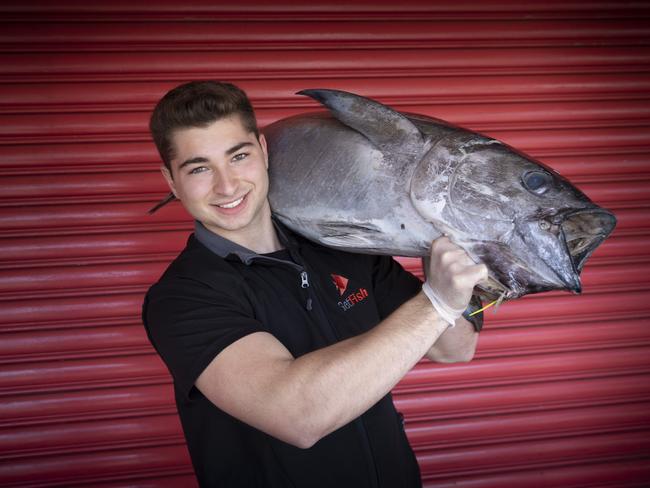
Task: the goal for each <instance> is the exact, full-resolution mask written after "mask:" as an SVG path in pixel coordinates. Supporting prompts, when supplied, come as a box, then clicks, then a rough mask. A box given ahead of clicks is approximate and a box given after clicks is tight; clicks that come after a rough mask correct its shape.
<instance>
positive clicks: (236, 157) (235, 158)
mask: <svg viewBox="0 0 650 488" xmlns="http://www.w3.org/2000/svg"><path fill="white" fill-rule="evenodd" d="M247 157H248V153H245V152H244V153H238V154H235V155H234V156H233V158H232V160H233V161H241V160H242V159H246V158H247Z"/></svg>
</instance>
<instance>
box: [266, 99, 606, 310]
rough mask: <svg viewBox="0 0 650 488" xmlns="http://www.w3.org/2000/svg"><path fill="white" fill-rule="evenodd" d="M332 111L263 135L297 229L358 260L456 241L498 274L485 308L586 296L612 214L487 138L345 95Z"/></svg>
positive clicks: (275, 197)
mask: <svg viewBox="0 0 650 488" xmlns="http://www.w3.org/2000/svg"><path fill="white" fill-rule="evenodd" d="M300 93H301V94H305V95H308V96H310V97H312V98H314V99H316V100H318V101H319V102H321V103H322V104H323V105H324V106H325V107H326V108H327V109H328V111H327V112H322V111H321V112H316V113H307V114H301V115H297V116H294V117H289V118H286V119H282V120H279V121H277V122H275V123H273V124H271V125H269V126H267V127H266V128H265V129H264V131H263V132H264V134H265V136H266V139H267V143H268V148H269V158H270V161H269V177H270V191H269V201H270V204H271V209H272V211H273V213H274V214H275V216H276V217H277V218H278V219H279V220H280V221H282V222H283V223H284V224H285V225H287V226H288V227H289V228H291V229H293V230H294V231H296V232H297V233H299V234H301V235H304V236H305V237H307V238H309V239H311V240H314V241H316V242H319V243H321V244H323V245H325V246H329V247H333V248H337V249H343V250H346V251H351V252H362V253H371V254H386V255H398V256H421V257H426V256H428V254H429V252H430V246H431V242H432V241H433V240H434V239H436V238H438V237H440V236H441V235H443V234H444V235H447V236H449V237H450V239H451V240H452V241H453V242H455V243H456V244H457V245H459V246H460V247H462V248H463V249H465V251H466V252H467V253H468V254H469V255H470V256H471V257H472V258H473V259H474V260H475V261H476V262H483V263H485V264H486V265H487V266H488V269H489V282H488V283H487V284H484V285H481V288H482V292H481V295H482V297H483V298H484V299H490V298H495V297H502V298H506V299H510V298H516V297H520V296H523V295H526V294H528V293H536V292H541V291H547V290H556V289H566V290H571V291H573V292H580V290H581V285H580V276H579V275H580V271H581V270H582V267H583V266H584V263H585V261H586V259H587V258H588V257H589V256H590V255H591V253H592V252H593V251H594V250H595V249H596V247H598V245H600V243H601V242H602V241H603V240H604V239H605V238H606V237H607V236H608V235H609V234H610V233H611V232H612V230H613V229H614V227H615V225H616V218H615V217H614V215H613V214H612V213H611V212H609V211H607V210H605V209H603V208H601V207H599V206H597V205H596V204H594V203H593V202H592V201H591V200H589V198H588V197H587V196H586V195H584V194H583V193H582V192H581V191H580V190H578V189H577V188H576V187H575V186H573V185H572V184H571V183H570V182H569V181H568V180H567V179H566V178H564V177H562V176H561V175H560V174H558V173H557V172H555V171H553V170H552V169H550V168H549V167H547V166H545V165H543V164H542V163H540V162H538V161H536V160H534V159H532V158H530V157H529V156H526V155H525V154H523V153H521V152H519V151H517V150H515V149H513V148H512V147H509V146H508V145H506V144H504V143H502V142H500V141H498V140H496V139H492V138H490V137H486V136H484V135H482V134H479V133H477V132H473V131H470V130H467V129H464V128H461V127H458V126H455V125H453V124H449V123H447V122H445V121H442V120H439V119H435V118H431V117H427V116H424V115H417V114H403V113H400V112H397V111H395V110H393V109H391V108H390V107H387V106H385V105H383V104H381V103H379V102H376V101H374V100H371V99H368V98H365V97H362V96H359V95H355V94H352V93H348V92H343V91H338V90H324V89H315V90H304V91H302V92H300Z"/></svg>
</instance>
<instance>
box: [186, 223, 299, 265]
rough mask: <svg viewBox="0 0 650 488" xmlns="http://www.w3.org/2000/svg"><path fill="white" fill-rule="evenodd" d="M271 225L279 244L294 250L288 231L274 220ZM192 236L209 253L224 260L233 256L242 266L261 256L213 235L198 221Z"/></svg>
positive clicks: (294, 244)
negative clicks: (273, 227) (273, 226)
mask: <svg viewBox="0 0 650 488" xmlns="http://www.w3.org/2000/svg"><path fill="white" fill-rule="evenodd" d="M273 225H275V230H276V231H277V233H278V238H279V239H280V242H281V243H282V244H283V245H284V246H285V247H286V248H287V249H292V248H295V247H296V244H297V243H296V241H295V239H294V238H293V236H292V235H291V234H290V233H289V231H288V230H287V229H286V228H284V226H283V225H282V224H281V223H280V222H278V221H277V220H275V219H273ZM194 236H195V237H196V239H197V240H198V241H199V242H200V243H201V244H203V245H204V246H205V247H207V248H208V249H210V251H212V252H213V253H215V254H216V255H217V256H220V257H222V258H224V259H225V258H228V257H230V256H234V257H236V258H238V259H239V260H240V261H241V262H242V263H244V264H251V262H252V261H253V259H255V258H258V257H261V255H260V254H257V253H256V252H255V251H251V250H250V249H248V248H246V247H244V246H240V245H239V244H237V243H236V242H233V241H231V240H228V239H226V238H225V237H221V236H220V235H219V234H215V233H214V232H212V231H211V230H208V229H207V228H206V227H205V225H203V224H202V223H201V222H199V221H198V220H195V221H194Z"/></svg>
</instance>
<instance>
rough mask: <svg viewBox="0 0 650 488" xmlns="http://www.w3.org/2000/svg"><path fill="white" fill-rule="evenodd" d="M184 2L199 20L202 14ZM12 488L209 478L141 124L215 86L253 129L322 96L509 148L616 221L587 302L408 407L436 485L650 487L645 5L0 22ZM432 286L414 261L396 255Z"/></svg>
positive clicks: (530, 303)
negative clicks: (186, 389)
mask: <svg viewBox="0 0 650 488" xmlns="http://www.w3.org/2000/svg"><path fill="white" fill-rule="evenodd" d="M188 3H189V5H188ZM0 13H1V14H2V17H1V18H0V24H1V25H0V66H2V68H0V83H1V84H2V88H1V89H0V174H1V179H0V260H1V262H0V303H1V306H2V314H0V334H1V335H0V361H1V362H2V366H1V368H0V485H2V486H12V487H27V486H40V487H47V486H104V487H109V486H110V487H118V486H131V487H133V486H138V487H149V486H151V487H166V486H168V487H177V486H193V485H194V484H195V482H194V478H193V474H192V469H191V465H190V463H189V459H188V456H187V451H186V447H185V445H184V441H183V437H182V434H181V430H180V426H179V422H178V420H177V417H176V411H175V407H174V404H173V397H172V390H171V384H170V378H169V376H168V374H167V372H166V370H165V368H164V366H163V365H162V363H161V362H160V360H159V359H158V357H157V356H156V355H155V354H154V352H153V351H152V349H151V347H150V345H149V344H148V342H147V339H146V337H145V334H144V331H143V328H142V326H141V323H140V317H139V309H140V303H141V299H142V296H143V293H144V291H145V290H146V289H147V287H148V285H149V284H150V283H152V282H153V281H154V280H155V279H156V278H157V277H158V276H159V274H160V273H161V272H162V270H163V269H164V268H165V267H166V265H167V263H169V261H170V260H171V259H172V258H173V257H174V256H175V254H176V253H177V252H178V251H179V249H180V248H181V247H182V245H183V243H184V240H185V238H186V236H187V234H188V233H189V232H190V229H191V223H190V221H189V219H188V218H187V216H186V214H185V213H184V212H183V210H182V209H181V208H180V206H179V205H178V204H173V205H171V206H169V207H167V208H166V209H165V210H163V211H161V212H159V213H158V214H156V215H155V216H153V217H149V216H147V215H146V210H147V209H148V208H149V207H150V206H151V205H152V204H153V203H154V202H156V201H157V200H158V199H159V197H161V196H162V195H163V194H165V192H166V189H165V185H164V182H163V180H162V178H161V177H160V175H159V173H158V164H159V162H158V158H157V155H156V153H155V150H154V148H153V145H152V144H151V143H150V140H149V136H148V133H147V128H146V123H147V118H148V114H149V112H150V110H151V108H152V107H153V105H154V103H155V102H156V100H157V99H158V98H159V97H160V96H161V95H162V94H163V93H164V92H165V91H166V90H167V89H169V88H170V87H172V86H174V85H176V84H179V83H180V82H183V81H187V80H190V79H198V78H217V79H226V80H230V81H233V82H235V83H238V84H240V85H241V86H242V87H244V88H245V89H246V90H247V91H248V92H249V94H250V95H251V97H252V99H253V101H254V105H255V106H256V108H257V110H258V114H259V118H260V122H261V124H262V125H266V124H268V123H270V122H272V121H274V120H276V119H278V118H280V117H284V116H288V115H291V114H294V113H298V112H301V111H305V110H308V109H313V108H314V107H315V105H314V103H313V102H312V101H310V100H307V99H305V98H304V97H298V96H295V95H294V94H293V93H294V92H296V91H298V90H300V89H303V88H308V87H329V88H340V89H345V90H349V91H354V92H357V93H360V94H363V95H367V96H370V97H374V98H377V99H379V100H381V101H383V102H385V103H388V104H390V105H392V106H394V107H397V108H398V109H401V110H405V111H413V112H422V113H426V114H429V115H433V116H436V117H440V118H444V119H448V120H450V121H452V122H456V123H459V124H462V125H466V126H468V127H470V128H473V129H475V130H479V131H483V132H485V133H488V134H490V135H492V136H495V137H497V138H500V139H502V140H504V141H506V142H508V143H510V144H511V145H513V146H516V147H518V148H521V149H522V150H524V151H526V152H528V153H530V154H532V155H534V156H536V157H538V158H539V159H541V160H543V161H545V162H547V163H548V164H550V165H551V166H553V167H554V168H556V169H557V170H559V171H560V172H561V173H563V174H565V175H566V176H568V177H569V178H570V179H572V180H573V181H574V182H575V183H576V184H577V185H578V186H580V187H581V188H582V189H583V190H584V191H585V192H586V193H587V194H589V195H590V196H591V197H592V198H593V199H594V200H595V201H597V202H598V203H600V204H602V205H604V206H606V207H608V208H610V209H612V210H613V211H614V212H615V213H616V215H617V216H618V219H619V225H618V228H617V229H616V231H615V233H614V235H613V237H612V238H611V239H610V240H609V241H608V242H607V243H606V244H605V245H604V246H603V247H602V248H601V249H599V250H598V251H597V252H596V254H595V255H594V257H593V259H592V260H591V261H590V263H589V264H588V266H587V269H586V270H585V273H584V285H585V286H584V288H585V292H584V294H583V295H582V296H580V297H577V296H571V295H568V294H563V293H547V294H543V295H538V296H530V297H526V298H524V299H522V300H518V301H516V302H512V303H507V304H505V305H503V306H502V307H501V309H500V310H499V311H498V313H497V314H496V315H494V314H491V313H488V314H487V324H486V326H485V330H484V332H483V333H482V335H481V341H480V345H479V350H478V353H477V357H476V359H475V360H474V361H472V362H471V363H469V364H466V365H449V366H440V365H436V364H433V363H429V362H426V361H423V362H421V363H420V364H419V365H418V366H417V367H416V368H415V369H414V370H413V371H412V372H411V373H410V374H409V375H408V376H407V377H406V378H405V379H404V380H403V381H402V382H401V383H400V384H399V385H398V386H397V388H396V389H395V398H396V403H397V405H398V407H399V409H400V410H402V411H403V412H404V413H405V415H406V422H407V424H406V425H407V430H408V434H409V437H410V439H411V441H412V443H413V446H414V448H415V450H416V452H417V455H418V459H419V462H420V465H421V468H422V475H423V479H424V482H425V485H426V486H436V487H448V486H449V487H451V486H455V487H467V488H470V487H471V488H491V487H499V488H502V487H503V488H507V487H513V488H519V487H521V486H531V487H532V486H534V487H586V486H607V487H624V486H625V487H641V486H648V485H650V445H649V444H650V408H649V407H650V402H649V400H650V388H649V387H650V359H649V358H650V332H649V331H650V314H649V313H648V301H649V299H650V294H649V293H648V292H649V290H650V278H649V276H650V253H649V248H650V246H649V245H648V242H649V239H648V238H649V236H650V219H649V218H648V211H649V209H650V164H649V163H650V160H649V157H648V153H649V150H650V132H649V130H648V129H649V125H650V103H649V99H650V29H649V27H648V26H650V22H649V20H650V19H649V17H650V4H649V3H648V2H615V1H611V2H608V1H602V2H596V1H592V2H589V1H580V2H576V1H574V2H571V1H558V0H549V1H546V2H532V1H527V2H521V1H513V0H503V1H496V0H493V1H485V2H484V1H477V0H473V1H470V0H457V1H454V2H430V1H424V0H418V1H415V0H410V1H406V2H400V3H399V5H396V4H395V2H387V1H364V0H352V1H348V2H345V7H341V6H340V5H339V2H333V1H331V2H316V3H309V4H308V5H307V4H305V5H303V6H295V5H293V2H284V3H280V2H275V3H273V4H270V5H267V3H266V2H261V1H258V2H254V1H246V0H245V1H243V2H236V3H232V2H229V3H225V2H213V1H199V0H195V1H190V2H182V3H181V2H172V1H170V0H164V1H163V0H161V1H157V2H149V3H146V4H145V3H144V2H132V1H96V2H85V1H81V0H77V1H75V0H62V1H60V2H56V3H53V2H47V1H41V2H39V1H29V2H15V1H10V2H3V3H2V5H1V6H0ZM403 262H404V263H406V265H407V266H408V267H409V268H410V269H412V270H414V271H416V272H419V263H418V262H417V261H416V260H410V259H404V260H403Z"/></svg>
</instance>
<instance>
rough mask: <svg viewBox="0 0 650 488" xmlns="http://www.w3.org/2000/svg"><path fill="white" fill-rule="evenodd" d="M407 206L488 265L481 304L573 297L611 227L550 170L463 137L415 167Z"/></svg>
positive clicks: (612, 221)
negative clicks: (541, 295)
mask: <svg viewBox="0 0 650 488" xmlns="http://www.w3.org/2000/svg"><path fill="white" fill-rule="evenodd" d="M411 201H412V203H413V205H414V206H415V208H416V209H417V211H418V212H419V213H420V215H421V216H422V217H423V218H424V219H425V220H427V221H429V222H431V223H432V224H433V225H434V226H435V227H436V228H438V230H440V232H442V233H443V234H446V235H448V236H449V237H450V238H451V239H452V241H454V242H455V243H456V244H457V245H459V246H461V247H463V248H464V249H465V250H466V251H467V252H468V254H469V255H470V256H472V258H473V259H474V260H475V261H477V262H483V263H485V264H486V265H487V266H488V269H489V280H488V282H487V283H486V284H483V285H481V288H482V289H483V296H484V298H485V299H492V298H495V297H499V296H503V297H505V298H508V299H510V298H517V297H520V296H523V295H526V294H529V293H537V292H541V291H548V290H558V289H562V290H570V291H573V292H575V293H579V292H580V291H581V283H580V272H581V270H582V268H583V266H584V263H585V261H586V260H587V258H588V257H589V256H590V255H591V254H592V253H593V251H594V250H595V249H596V248H597V247H598V246H599V245H600V244H601V243H602V242H603V240H605V238H606V237H607V236H608V235H609V234H610V233H611V232H612V231H613V229H614V227H615V225H616V218H615V217H614V215H613V214H612V213H611V212H609V211H607V210H605V209H603V208H601V207H599V206H597V205H596V204H594V203H593V202H592V201H591V200H590V199H589V198H588V197H587V196H586V195H585V194H584V193H582V192H581V191H580V190H578V189H577V188H576V187H575V186H573V185H572V184H571V183H570V182H569V181H568V180H567V179H566V178H564V177H562V176H561V175H560V174H559V173H557V172H556V171H554V170H553V169H551V168H549V167H547V166H545V165H544V164H542V163H540V162H538V161H536V160H534V159H532V158H530V157H528V156H526V155H525V154H523V153H521V152H519V151H516V150H515V149H513V148H511V147H509V146H507V145H505V144H503V143H501V142H499V141H497V140H495V139H491V138H488V137H485V136H482V135H480V134H477V133H473V132H470V131H464V130H463V131H461V130H459V131H457V132H454V133H453V134H451V135H448V136H447V137H445V138H444V139H442V140H441V141H439V142H438V143H437V144H435V145H433V147H432V148H431V150H430V151H429V152H428V153H427V154H426V156H425V157H424V158H422V160H421V161H420V162H419V163H418V166H417V168H416V170H415V172H414V174H413V178H412V181H411Z"/></svg>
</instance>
